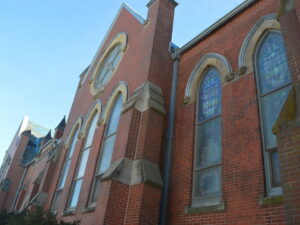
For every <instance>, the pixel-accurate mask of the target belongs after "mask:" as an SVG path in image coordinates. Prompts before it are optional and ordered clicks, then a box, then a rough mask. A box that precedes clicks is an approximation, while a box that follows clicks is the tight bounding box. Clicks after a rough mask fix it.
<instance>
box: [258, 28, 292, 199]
mask: <svg viewBox="0 0 300 225" xmlns="http://www.w3.org/2000/svg"><path fill="white" fill-rule="evenodd" d="M256 54H257V57H256V73H257V74H256V76H257V79H256V80H257V86H258V92H259V97H260V98H259V99H260V115H261V126H262V137H263V149H264V162H265V173H266V185H267V192H268V195H278V194H281V192H282V189H281V179H280V169H279V158H278V152H277V142H276V136H275V135H274V134H273V133H272V128H273V125H274V123H275V121H276V119H277V118H278V115H279V113H280V111H281V109H282V106H283V104H284V102H285V100H286V98H287V96H288V93H289V91H290V84H291V75H290V71H289V67H288V63H287V57H286V53H285V47H284V43H283V38H282V35H281V34H280V33H279V32H277V31H271V32H268V33H266V34H265V35H264V37H263V38H262V40H261V42H260V44H259V48H258V51H257V53H256Z"/></svg>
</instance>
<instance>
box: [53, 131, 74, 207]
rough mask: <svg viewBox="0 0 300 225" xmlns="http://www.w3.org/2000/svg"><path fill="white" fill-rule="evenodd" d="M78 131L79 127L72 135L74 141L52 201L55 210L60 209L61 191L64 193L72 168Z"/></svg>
mask: <svg viewBox="0 0 300 225" xmlns="http://www.w3.org/2000/svg"><path fill="white" fill-rule="evenodd" d="M78 132H79V128H78V127H77V128H76V130H75V132H74V135H73V137H72V141H71V144H70V147H69V150H68V153H67V156H66V161H65V163H64V166H63V169H62V172H61V174H60V178H59V182H58V186H57V188H56V192H55V197H54V200H53V203H52V210H53V211H55V210H57V209H58V205H59V200H60V197H61V193H62V191H63V189H64V186H65V182H66V179H67V175H68V171H69V168H70V164H71V160H72V156H73V153H74V149H75V146H76V143H77V136H78Z"/></svg>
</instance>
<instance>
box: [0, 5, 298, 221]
mask: <svg viewBox="0 0 300 225" xmlns="http://www.w3.org/2000/svg"><path fill="white" fill-rule="evenodd" d="M199 4H201V2H200V1H199ZM147 6H148V16H147V18H145V19H144V18H142V17H141V16H140V15H138V14H137V13H136V12H135V11H134V10H132V9H131V8H130V7H128V6H127V5H126V4H123V5H122V6H121V8H120V10H119V12H118V13H117V15H116V17H115V20H114V22H113V23H112V25H111V27H110V29H109V30H108V32H107V35H106V36H105V38H104V40H103V42H102V44H101V46H100V47H99V49H98V51H97V53H96V55H95V57H94V59H93V61H92V62H91V63H90V65H89V66H88V67H87V68H86V69H85V70H84V71H83V73H82V74H81V75H80V80H79V84H78V88H77V90H76V95H75V98H74V101H73V105H72V107H71V110H70V113H69V115H68V120H67V121H65V120H62V121H61V122H60V123H59V125H58V126H57V128H56V129H55V135H54V137H49V135H47V136H44V139H45V140H43V141H41V143H40V145H39V152H38V154H37V155H36V156H35V157H34V158H33V159H32V160H31V161H30V162H29V163H27V164H26V165H23V167H24V170H22V176H20V177H21V178H22V179H19V180H16V179H13V178H12V177H9V176H8V175H6V177H3V179H2V182H1V186H0V208H5V209H7V210H9V211H12V210H15V211H22V210H24V209H29V210H30V209H34V208H35V207H37V206H41V207H43V208H44V209H45V210H49V211H51V212H53V213H54V214H56V216H57V218H58V219H59V220H64V221H80V225H121V224H126V225H134V224H136V225H150V224H151V225H152V224H153V225H155V224H160V225H164V224H169V225H177V224H178V225H179V224H180V225H196V224H198V225H208V224H209V225H212V224H214V225H217V224H218V225H233V224H239V225H242V224H253V225H275V224H276V225H285V224H286V225H291V224H295V225H297V224H298V225H299V224H300V151H299V150H300V23H299V22H300V1H298V0H246V1H245V2H243V3H242V4H241V5H239V6H238V7H237V8H235V9H234V10H232V11H231V12H229V13H228V14H227V15H226V16H224V17H223V18H221V19H220V20H218V21H217V22H216V23H214V24H213V25H212V26H210V27H209V28H208V29H206V30H205V31H203V32H202V33H200V34H199V35H198V36H196V37H195V38H194V39H192V40H191V41H190V42H188V43H186V44H185V45H184V46H183V47H181V48H178V47H176V45H175V44H173V43H171V38H172V27H173V17H174V11H175V8H176V6H177V3H176V2H175V1H174V0H151V1H150V2H149V3H148V4H147ZM183 32H184V31H183ZM22 135H24V134H21V136H22ZM24 146H25V145H24ZM18 149H22V147H20V148H18ZM23 151H24V150H23ZM17 160H20V157H19V158H12V159H11V162H8V163H6V164H5V166H6V168H9V169H10V170H11V171H14V167H13V166H14V165H17V164H20V162H19V161H17ZM12 162H14V163H12ZM16 162H17V163H16ZM24 171H25V172H24ZM11 174H12V175H11V176H14V175H15V174H14V173H13V172H12V173H11ZM18 176H19V174H18ZM11 199H14V200H13V201H12V200H11Z"/></svg>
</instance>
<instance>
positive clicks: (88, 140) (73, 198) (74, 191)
mask: <svg viewBox="0 0 300 225" xmlns="http://www.w3.org/2000/svg"><path fill="white" fill-rule="evenodd" d="M98 119H99V116H98V113H95V114H94V115H93V118H92V120H91V122H90V124H89V129H88V131H87V134H86V137H85V142H84V146H83V149H82V150H81V154H80V158H79V162H78V165H77V170H76V174H75V178H74V181H73V183H72V188H71V195H70V197H69V201H68V209H75V208H76V206H77V203H78V199H79V194H80V190H81V185H82V181H83V177H84V173H85V169H86V166H87V163H88V158H89V153H90V150H91V145H92V142H93V137H94V133H95V130H96V128H97V121H98Z"/></svg>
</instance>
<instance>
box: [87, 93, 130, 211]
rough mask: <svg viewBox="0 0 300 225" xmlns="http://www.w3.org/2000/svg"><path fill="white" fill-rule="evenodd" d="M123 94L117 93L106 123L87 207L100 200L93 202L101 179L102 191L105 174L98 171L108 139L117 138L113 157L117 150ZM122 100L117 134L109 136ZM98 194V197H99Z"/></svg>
mask: <svg viewBox="0 0 300 225" xmlns="http://www.w3.org/2000/svg"><path fill="white" fill-rule="evenodd" d="M123 97H124V96H123V94H122V93H121V92H119V93H117V95H116V97H115V98H114V101H113V104H112V107H111V108H110V112H109V117H108V122H107V123H106V126H105V129H104V132H103V136H102V141H101V145H100V151H99V154H98V158H97V164H96V167H95V171H94V175H93V182H92V186H91V189H90V194H89V199H88V205H87V207H95V206H96V204H97V200H98V198H97V199H96V200H95V201H92V200H93V197H94V195H95V189H96V184H97V183H96V182H97V180H98V179H99V180H100V181H99V182H100V184H99V185H100V187H99V193H100V190H101V184H102V182H101V177H102V176H103V174H104V173H105V172H102V173H97V170H98V169H99V167H100V162H101V159H102V157H103V149H104V146H105V141H106V140H107V139H109V138H110V137H112V136H115V140H114V147H113V151H112V155H113V153H114V148H115V144H116V138H117V134H118V127H119V125H120V118H121V115H122V110H123V108H124V101H123ZM119 98H120V101H121V109H120V114H119V121H118V125H117V129H116V131H115V132H113V133H111V134H109V135H107V132H108V129H109V127H110V124H111V118H112V114H113V110H114V109H115V106H116V104H117V101H118V100H119ZM111 160H112V159H111ZM110 165H111V162H110ZM99 193H98V195H99Z"/></svg>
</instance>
